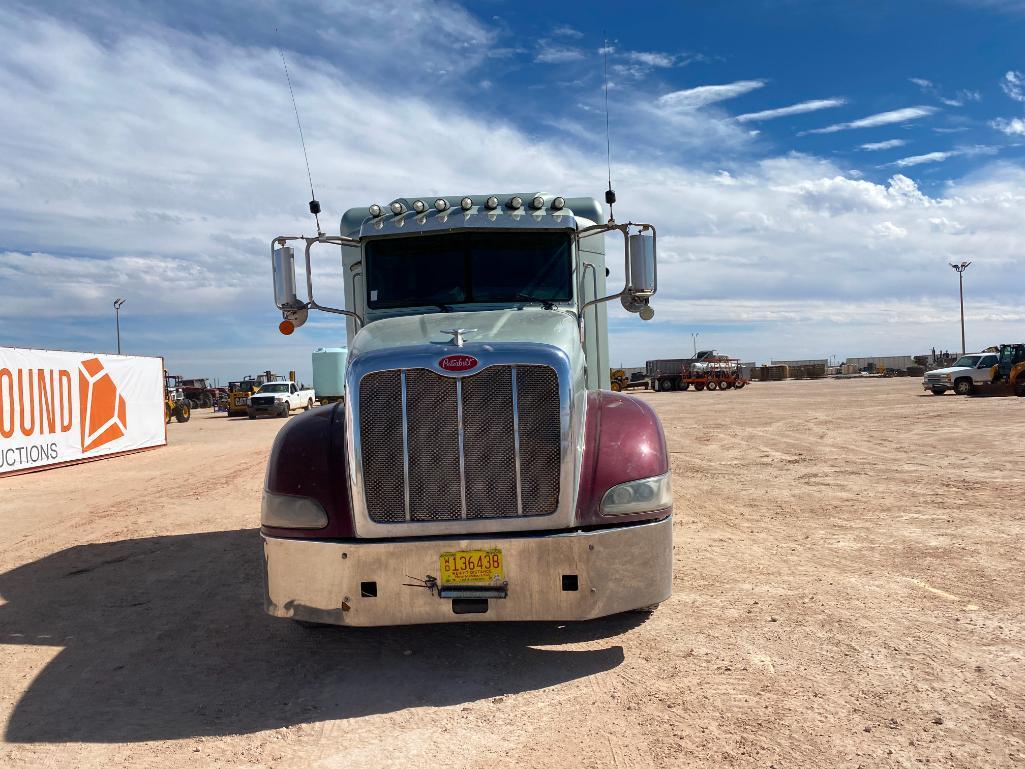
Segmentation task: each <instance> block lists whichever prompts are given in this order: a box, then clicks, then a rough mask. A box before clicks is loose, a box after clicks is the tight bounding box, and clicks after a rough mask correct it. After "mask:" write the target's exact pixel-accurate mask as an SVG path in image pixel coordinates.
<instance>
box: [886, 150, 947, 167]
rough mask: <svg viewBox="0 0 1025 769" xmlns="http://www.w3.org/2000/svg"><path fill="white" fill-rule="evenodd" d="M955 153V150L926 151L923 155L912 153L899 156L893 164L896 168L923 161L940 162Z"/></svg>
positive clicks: (914, 164)
mask: <svg viewBox="0 0 1025 769" xmlns="http://www.w3.org/2000/svg"><path fill="white" fill-rule="evenodd" d="M957 154H958V153H957V152H927V153H925V154H924V155H912V156H910V157H906V158H901V159H900V160H895V161H894V162H893V165H895V166H897V167H898V168H909V167H911V166H920V165H922V164H923V163H941V162H943V161H944V160H946V159H947V158H952V157H954V156H955V155H957Z"/></svg>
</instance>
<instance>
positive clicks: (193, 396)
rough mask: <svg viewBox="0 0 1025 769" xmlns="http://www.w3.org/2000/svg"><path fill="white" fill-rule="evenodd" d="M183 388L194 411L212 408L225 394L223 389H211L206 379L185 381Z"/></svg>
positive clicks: (183, 381) (182, 384)
mask: <svg viewBox="0 0 1025 769" xmlns="http://www.w3.org/2000/svg"><path fill="white" fill-rule="evenodd" d="M181 387H182V390H183V391H184V393H185V397H186V399H187V400H188V401H189V405H190V406H191V407H192V408H194V409H208V408H211V407H212V406H213V405H214V403H215V402H216V401H217V400H218V399H220V398H221V397H222V396H223V395H224V394H225V392H224V390H223V389H222V388H220V387H211V386H210V383H209V381H208V380H206V379H183V380H182V383H181Z"/></svg>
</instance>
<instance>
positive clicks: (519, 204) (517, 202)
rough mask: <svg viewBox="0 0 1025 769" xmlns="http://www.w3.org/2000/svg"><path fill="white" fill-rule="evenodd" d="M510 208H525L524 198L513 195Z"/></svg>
mask: <svg viewBox="0 0 1025 769" xmlns="http://www.w3.org/2000/svg"><path fill="white" fill-rule="evenodd" d="M509 208H523V198H521V197H520V196H519V195H513V196H512V197H511V198H509Z"/></svg>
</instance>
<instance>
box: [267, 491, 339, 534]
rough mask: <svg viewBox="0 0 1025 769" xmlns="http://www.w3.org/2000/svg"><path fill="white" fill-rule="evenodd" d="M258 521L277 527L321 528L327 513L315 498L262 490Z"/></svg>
mask: <svg viewBox="0 0 1025 769" xmlns="http://www.w3.org/2000/svg"><path fill="white" fill-rule="evenodd" d="M260 523H261V524H262V525H264V526H273V527H276V528H279V529H323V528H324V527H325V526H327V513H325V512H324V508H323V507H321V506H320V503H319V502H318V501H317V500H315V499H310V498H309V497H293V496H291V495H289V494H274V493H272V492H270V491H264V492H263V502H262V503H261V504H260Z"/></svg>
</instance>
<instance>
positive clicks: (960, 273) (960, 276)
mask: <svg viewBox="0 0 1025 769" xmlns="http://www.w3.org/2000/svg"><path fill="white" fill-rule="evenodd" d="M969 264H971V262H961V264H951V265H950V266H951V267H953V268H954V272H956V273H957V282H958V286H959V288H960V289H961V354H962V355H964V354H965V353H966V352H967V350H965V343H964V271H965V270H967V269H968V265H969Z"/></svg>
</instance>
